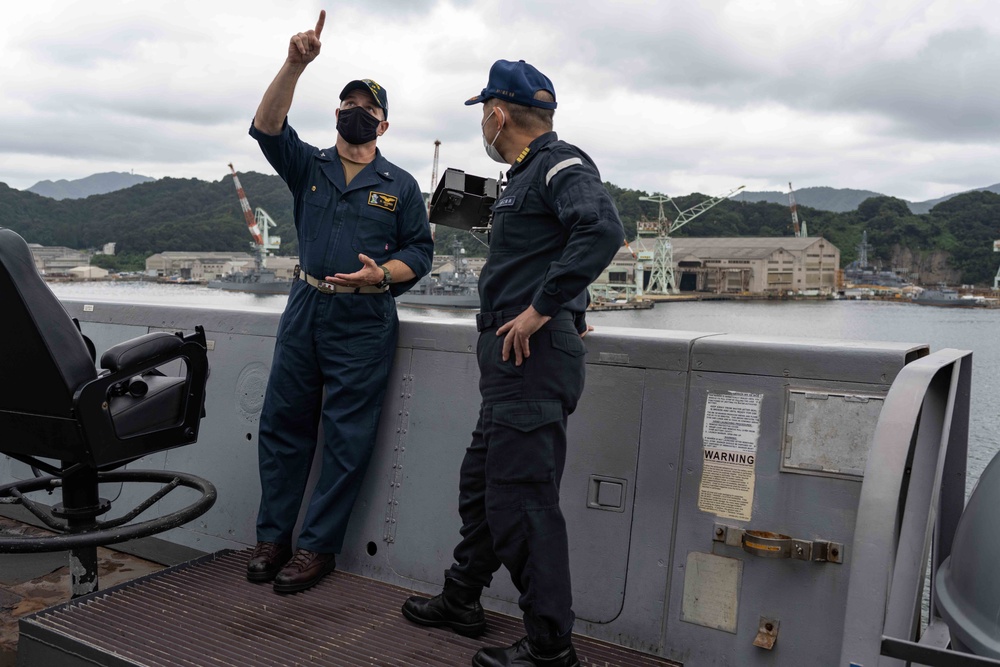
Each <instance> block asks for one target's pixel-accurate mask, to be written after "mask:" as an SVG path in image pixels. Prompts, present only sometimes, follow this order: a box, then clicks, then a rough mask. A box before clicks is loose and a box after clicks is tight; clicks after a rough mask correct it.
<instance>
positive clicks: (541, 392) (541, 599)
mask: <svg viewBox="0 0 1000 667" xmlns="http://www.w3.org/2000/svg"><path fill="white" fill-rule="evenodd" d="M477 103H482V104H483V120H482V131H483V143H484V145H485V147H486V152H487V154H489V155H490V157H492V158H493V159H494V160H496V161H498V162H501V163H504V164H509V165H510V170H509V171H508V172H507V178H508V183H507V187H506V188H505V189H504V191H503V193H502V194H501V195H500V198H499V199H497V201H496V202H495V203H494V205H493V225H492V234H491V237H490V252H489V259H488V261H487V263H486V266H485V268H484V269H483V272H482V275H481V276H480V280H479V294H480V300H481V308H482V312H481V313H480V314H479V315H478V316H477V318H476V320H477V326H478V329H479V331H480V335H479V345H478V350H477V354H478V361H479V370H480V374H481V375H480V382H479V390H480V393H481V394H482V404H481V407H480V412H479V422H478V424H477V425H476V429H475V431H473V434H472V444H471V445H470V446H469V448H468V449H467V450H466V453H465V459H464V460H463V462H462V471H461V479H460V482H459V513H460V514H461V517H462V529H461V534H462V540H461V541H460V542H459V544H458V546H457V547H456V548H455V553H454V557H455V563H454V564H453V565H452V566H451V568H450V569H449V570H448V571H447V572H445V583H444V591H443V592H442V593H441V594H440V595H437V596H435V597H433V598H430V599H428V598H425V597H420V596H415V597H411V598H410V599H409V600H407V601H406V603H405V604H404V605H403V615H404V616H405V617H406V618H408V619H409V620H411V621H413V622H415V623H420V624H422V625H429V626H443V627H449V628H451V629H453V630H455V631H456V632H459V633H461V634H464V635H468V636H476V635H478V634H480V633H482V632H483V630H484V629H485V626H486V620H485V615H484V614H483V608H482V606H481V605H480V603H479V598H480V595H481V594H482V590H483V587H484V586H489V585H490V582H491V581H492V578H493V573H494V572H496V571H497V570H498V569H499V568H500V565H501V564H503V565H504V566H505V567H506V568H507V570H508V571H509V572H510V576H511V579H512V580H513V582H514V585H515V586H517V589H518V591H519V592H520V593H521V596H520V599H519V600H518V603H519V605H520V607H521V610H522V612H523V613H524V625H525V629H526V630H527V636H526V637H524V638H523V639H521V640H520V641H518V642H516V643H515V644H514V645H513V646H510V647H508V648H487V649H483V650H481V651H479V652H478V653H476V655H475V657H474V658H473V661H472V664H473V665H476V666H478V667H500V666H503V665H521V666H527V665H544V666H546V667H574V666H576V665H579V664H580V663H579V660H578V658H577V655H576V652H575V650H574V648H573V645H572V643H571V641H570V635H571V632H572V629H573V620H574V616H573V611H572V595H571V590H570V575H569V546H568V541H567V536H566V524H565V522H564V520H563V515H562V512H561V511H560V510H559V482H560V480H561V478H562V472H563V466H564V464H565V461H566V420H567V418H568V416H569V415H570V414H571V413H572V412H573V410H574V409H575V408H576V404H577V401H578V400H579V398H580V394H581V393H582V392H583V380H584V354H585V353H586V348H585V347H584V344H583V341H582V340H581V338H583V336H585V335H586V333H587V331H588V329H589V327H588V326H587V324H586V323H585V321H584V312H585V311H586V309H587V306H588V301H589V297H588V294H587V286H588V285H590V284H591V283H592V282H593V281H594V280H595V279H596V278H597V277H598V276H600V274H601V272H602V271H603V270H604V268H605V267H607V265H608V264H610V263H611V260H612V258H613V257H614V255H615V253H616V252H617V251H618V249H619V248H620V247H621V245H622V242H623V241H624V238H625V235H624V230H623V229H622V223H621V220H620V219H619V218H618V211H617V210H616V209H615V205H614V202H613V201H612V199H611V197H610V195H609V194H608V192H607V190H606V189H605V187H604V185H603V183H602V182H601V177H600V174H599V173H598V171H597V167H596V166H595V165H594V162H593V161H592V160H591V159H590V157H588V156H587V154H586V153H584V152H583V151H581V150H580V149H578V148H576V147H575V146H572V145H570V144H568V143H566V142H564V141H560V140H559V138H558V137H557V136H556V133H555V132H553V131H552V116H553V114H554V113H555V111H554V110H555V108H556V98H555V88H554V87H553V85H552V82H551V81H550V80H549V79H548V77H546V76H545V75H544V74H542V73H541V72H539V71H538V70H537V69H535V68H534V67H532V66H531V65H529V64H527V63H525V62H524V61H523V60H521V61H519V62H510V61H506V60H498V61H497V62H496V63H494V65H493V67H492V68H491V69H490V77H489V82H488V83H487V85H486V88H484V89H483V91H482V92H481V93H480V94H479V95H477V96H475V97H473V98H472V99H470V100H468V101H467V102H466V104H477Z"/></svg>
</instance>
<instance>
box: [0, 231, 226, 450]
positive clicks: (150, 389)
mask: <svg viewBox="0 0 1000 667" xmlns="http://www.w3.org/2000/svg"><path fill="white" fill-rule="evenodd" d="M0 304H2V305H3V310H2V311H0V312H3V315H4V317H3V320H0V346H2V348H0V349H2V350H3V354H0V453H6V454H9V455H11V456H13V457H15V458H18V459H20V460H26V461H28V462H34V461H35V459H34V457H41V458H45V459H57V460H59V461H62V462H63V463H64V464H72V463H86V464H89V465H91V466H94V467H99V468H103V469H107V468H111V467H115V466H118V465H122V464H124V463H127V462H128V461H130V460H134V459H137V458H139V457H141V456H144V455H145V454H147V453H150V452H153V451H159V450H162V449H168V448H171V447H178V446H181V445H185V444H190V443H192V442H194V441H195V440H197V434H198V427H199V424H200V421H201V417H202V416H203V406H204V397H205V384H206V382H207V380H208V358H207V352H206V349H205V348H206V345H205V333H204V331H203V330H202V329H201V327H197V330H196V332H195V333H194V334H190V335H187V336H183V335H181V334H180V333H178V334H170V333H166V332H153V333H149V334H146V335H144V336H139V337H138V338H134V339H132V340H129V341H125V342H123V343H120V344H118V345H115V346H114V347H112V348H111V349H109V350H108V351H107V352H105V353H104V355H103V356H102V358H101V365H102V366H103V367H104V370H102V371H98V370H97V368H96V365H95V363H94V355H93V352H92V350H93V345H91V344H90V341H88V340H87V339H86V338H85V337H84V336H83V334H82V333H81V331H80V329H79V326H78V325H77V323H76V322H75V321H74V320H73V319H72V318H71V317H70V316H69V313H67V311H66V309H65V308H64V307H63V305H62V304H61V303H60V302H59V300H58V299H57V298H56V297H55V295H54V294H53V293H52V290H50V289H49V287H48V285H46V284H45V282H44V281H43V280H42V278H41V276H40V275H39V273H38V271H37V269H36V268H35V263H34V260H33V258H32V255H31V251H30V249H29V248H28V245H27V243H25V241H24V239H22V238H21V237H20V236H18V235H17V234H16V233H14V232H13V231H11V230H9V229H3V228H0ZM177 360H180V361H182V362H183V363H182V364H172V363H171V362H174V361H177ZM167 364H170V366H171V367H172V368H173V367H177V366H179V365H180V366H183V371H182V374H180V375H176V376H174V375H168V374H165V373H164V372H163V371H162V370H161V367H164V366H166V365H167Z"/></svg>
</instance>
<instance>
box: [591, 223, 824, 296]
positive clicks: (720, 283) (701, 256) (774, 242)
mask: <svg viewBox="0 0 1000 667" xmlns="http://www.w3.org/2000/svg"><path fill="white" fill-rule="evenodd" d="M655 242H656V239H653V238H648V237H647V238H640V239H637V240H636V241H635V242H634V243H632V248H631V249H629V248H628V247H623V248H622V249H621V251H619V253H618V255H617V256H616V257H615V260H614V261H613V262H612V263H611V266H610V267H608V270H607V271H606V272H605V276H603V277H602V278H601V279H599V281H598V282H602V283H606V284H608V285H609V286H610V287H614V286H615V285H616V284H617V285H622V286H624V285H625V284H632V285H635V276H636V264H637V263H638V260H636V259H635V258H634V257H633V251H634V254H636V255H638V256H639V257H642V256H643V255H647V256H648V253H650V252H651V251H652V250H653V244H654V243H655ZM670 242H671V243H672V245H673V260H674V273H675V278H676V280H677V284H678V287H679V288H680V291H681V292H703V293H706V292H707V293H713V294H739V293H743V294H746V293H749V294H788V293H793V294H799V293H818V294H831V293H833V292H834V291H835V290H836V289H837V277H838V272H839V270H840V250H839V249H838V248H837V247H836V246H835V245H833V244H832V243H830V242H829V241H828V240H826V239H824V238H823V237H807V238H796V237H788V236H782V237H752V238H748V237H731V238H717V237H705V238H694V237H674V238H671V239H670ZM644 268H645V271H644V272H642V274H643V277H644V285H643V287H646V286H647V285H648V275H649V267H644Z"/></svg>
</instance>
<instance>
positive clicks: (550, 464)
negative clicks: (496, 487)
mask: <svg viewBox="0 0 1000 667" xmlns="http://www.w3.org/2000/svg"><path fill="white" fill-rule="evenodd" d="M491 407H492V415H491V419H490V422H489V425H488V427H487V432H486V433H485V436H486V442H487V446H488V450H487V457H486V470H487V481H488V483H491V484H526V483H529V484H530V483H539V482H551V481H553V480H554V479H555V478H556V476H557V472H556V470H557V465H558V466H560V467H561V464H562V461H561V460H560V461H557V452H556V450H557V448H558V449H560V450H562V449H563V445H562V443H565V430H566V423H565V411H564V410H563V406H562V403H561V402H560V401H558V400H551V399H550V400H529V401H505V402H501V403H494V404H493V405H492V406H491ZM564 455H565V454H564V453H562V456H564ZM562 456H560V457H559V458H562Z"/></svg>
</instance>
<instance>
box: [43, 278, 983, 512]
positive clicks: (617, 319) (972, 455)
mask: <svg viewBox="0 0 1000 667" xmlns="http://www.w3.org/2000/svg"><path fill="white" fill-rule="evenodd" d="M51 287H52V289H53V291H54V292H55V293H56V295H57V296H59V297H60V298H66V299H73V300H88V299H93V300H94V301H96V302H100V301H112V302H116V303H141V304H153V305H156V304H160V305H171V306H192V307H207V308H214V309H217V310H251V311H270V312H280V311H281V310H282V309H283V308H284V306H285V302H286V300H287V297H286V296H273V295H272V296H258V295H254V294H247V293H241V292H224V291H222V290H213V289H208V288H206V287H202V286H197V285H164V284H158V283H139V282H133V283H98V282H93V283H53V284H52V285H51ZM399 310H400V317H401V318H402V319H404V320H405V319H407V318H411V317H420V316H432V317H435V318H464V319H471V318H472V317H474V312H472V311H468V310H433V309H423V308H406V307H402V306H401V307H400V309H399ZM587 319H588V321H589V322H590V324H592V325H594V326H595V327H596V328H597V330H598V331H600V329H601V328H602V327H626V328H630V329H634V328H645V329H675V330H684V331H702V332H716V333H733V334H753V335H763V336H778V337H781V336H789V337H803V336H806V337H812V338H827V339H845V340H864V341H873V340H880V341H896V342H908V343H926V344H928V345H930V347H931V350H932V351H933V350H940V349H943V348H958V349H965V350H972V351H973V361H972V367H973V370H972V414H971V423H970V433H969V438H970V451H969V483H968V491H970V492H971V489H972V485H973V484H974V483H975V481H976V480H977V479H978V478H979V474H980V472H981V471H982V470H983V468H984V467H985V466H986V464H987V463H988V462H989V461H990V459H991V458H992V457H993V455H994V454H996V453H997V452H998V451H1000V309H955V308H930V307H921V306H916V305H912V304H905V303H892V302H884V301H808V302H807V301H786V302H781V301H777V302H776V301H764V302H761V301H757V302H740V301H686V302H676V303H658V304H657V305H656V307H655V308H653V309H651V310H633V311H613V312H596V313H591V314H589V315H588V317H587Z"/></svg>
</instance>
